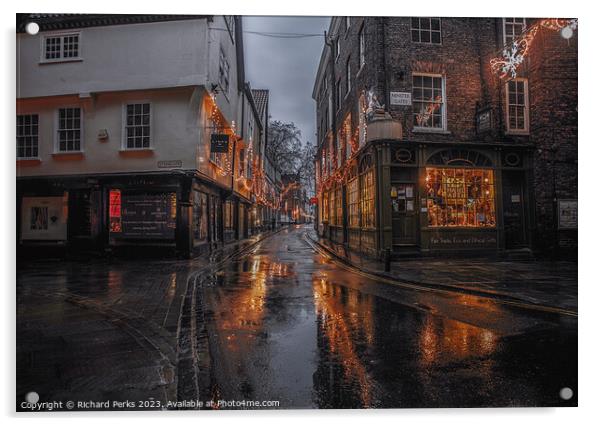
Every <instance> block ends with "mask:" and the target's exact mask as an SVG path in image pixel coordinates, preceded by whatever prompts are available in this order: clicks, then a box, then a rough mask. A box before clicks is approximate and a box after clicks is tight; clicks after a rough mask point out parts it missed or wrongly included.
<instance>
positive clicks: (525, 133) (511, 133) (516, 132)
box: [506, 130, 529, 136]
mask: <svg viewBox="0 0 602 426" xmlns="http://www.w3.org/2000/svg"><path fill="white" fill-rule="evenodd" d="M506 135H508V136H529V131H528V130H507V131H506Z"/></svg>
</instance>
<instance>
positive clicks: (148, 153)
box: [119, 148, 155, 158]
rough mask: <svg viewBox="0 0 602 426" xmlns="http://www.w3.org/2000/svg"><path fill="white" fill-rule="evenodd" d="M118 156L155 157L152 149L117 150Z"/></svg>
mask: <svg viewBox="0 0 602 426" xmlns="http://www.w3.org/2000/svg"><path fill="white" fill-rule="evenodd" d="M119 155H122V156H124V157H138V158H140V157H152V156H153V155H155V150H154V149H153V148H137V149H133V148H130V149H127V148H122V149H120V150H119Z"/></svg>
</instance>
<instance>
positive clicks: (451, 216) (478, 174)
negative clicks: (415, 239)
mask: <svg viewBox="0 0 602 426" xmlns="http://www.w3.org/2000/svg"><path fill="white" fill-rule="evenodd" d="M426 193H427V206H428V225H429V226H441V227H474V228H486V227H495V225H496V222H495V194H494V181H493V170H490V169H461V168H427V169H426Z"/></svg>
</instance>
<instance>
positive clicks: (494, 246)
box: [319, 140, 533, 258]
mask: <svg viewBox="0 0 602 426" xmlns="http://www.w3.org/2000/svg"><path fill="white" fill-rule="evenodd" d="M530 158H531V154H530V150H529V148H528V147H520V146H513V147H505V146H501V144H489V145H476V144H466V145H462V144H460V143H457V144H449V145H444V144H441V143H416V142H411V141H399V140H396V141H387V140H376V141H372V142H371V143H369V144H367V145H366V146H365V147H363V148H362V149H361V150H360V151H359V152H358V153H357V155H355V156H354V159H353V161H352V162H350V164H349V166H348V167H347V169H346V170H345V175H344V179H343V183H342V184H341V185H340V186H336V185H332V186H331V187H324V188H323V189H322V193H321V194H320V200H319V201H320V203H321V206H320V211H321V222H320V227H319V229H320V230H322V235H323V236H324V237H326V238H328V239H330V240H331V241H333V242H337V243H343V244H345V245H346V246H347V247H349V248H350V249H353V250H356V251H359V252H362V253H364V254H366V255H369V256H372V257H381V258H382V257H383V256H384V254H385V251H386V250H390V252H391V254H392V256H393V257H394V258H395V257H404V256H421V255H451V256H454V255H488V254H489V255H497V254H503V253H505V252H508V251H511V250H515V249H521V250H529V249H530V247H531V235H530V232H529V229H530V226H529V224H530V223H532V220H533V218H532V214H531V213H530V212H531V210H532V208H531V205H530V199H531V198H532V195H531V194H530V191H529V189H528V188H529V187H530V186H529V178H530V168H529V164H530V163H531V160H530ZM339 191H340V193H341V194H342V195H341V196H339V195H338V194H339ZM340 200H343V202H341V201H340ZM341 205H342V207H341ZM343 219H345V220H343Z"/></svg>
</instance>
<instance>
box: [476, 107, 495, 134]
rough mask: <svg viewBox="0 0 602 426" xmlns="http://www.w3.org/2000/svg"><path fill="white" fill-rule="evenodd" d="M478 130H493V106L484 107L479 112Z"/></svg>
mask: <svg viewBox="0 0 602 426" xmlns="http://www.w3.org/2000/svg"><path fill="white" fill-rule="evenodd" d="M476 118H477V132H487V131H489V130H491V128H492V125H491V124H492V123H491V121H492V120H491V108H486V109H483V110H481V111H479V112H477V116H476Z"/></svg>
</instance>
